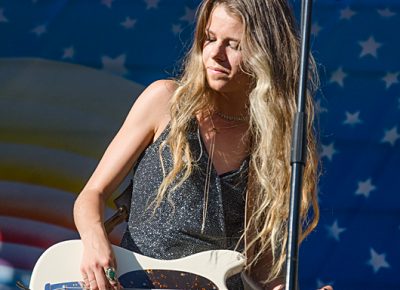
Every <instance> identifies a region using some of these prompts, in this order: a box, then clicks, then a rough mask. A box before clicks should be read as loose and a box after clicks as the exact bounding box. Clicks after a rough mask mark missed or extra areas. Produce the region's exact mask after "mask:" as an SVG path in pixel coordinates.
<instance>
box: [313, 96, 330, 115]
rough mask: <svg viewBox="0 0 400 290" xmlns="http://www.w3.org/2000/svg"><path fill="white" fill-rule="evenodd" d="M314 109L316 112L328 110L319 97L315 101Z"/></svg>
mask: <svg viewBox="0 0 400 290" xmlns="http://www.w3.org/2000/svg"><path fill="white" fill-rule="evenodd" d="M315 110H316V112H318V113H326V112H328V109H327V108H325V107H323V106H322V104H321V99H318V100H317V101H316V102H315Z"/></svg>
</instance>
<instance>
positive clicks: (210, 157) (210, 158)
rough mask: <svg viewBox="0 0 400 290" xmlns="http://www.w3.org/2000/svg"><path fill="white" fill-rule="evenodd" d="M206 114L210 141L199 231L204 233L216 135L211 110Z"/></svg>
mask: <svg viewBox="0 0 400 290" xmlns="http://www.w3.org/2000/svg"><path fill="white" fill-rule="evenodd" d="M208 116H209V118H210V121H211V126H212V128H211V131H212V136H211V142H210V153H209V154H208V160H207V168H206V180H205V182H204V197H203V220H202V223H201V233H204V229H205V226H206V217H207V208H208V194H209V192H210V179H211V169H212V161H213V159H214V149H215V135H217V128H215V125H214V121H213V119H212V115H211V112H210V111H208Z"/></svg>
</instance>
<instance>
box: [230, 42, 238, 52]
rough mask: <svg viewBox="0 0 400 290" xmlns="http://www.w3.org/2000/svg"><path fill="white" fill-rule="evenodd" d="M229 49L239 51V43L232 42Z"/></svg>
mask: <svg viewBox="0 0 400 290" xmlns="http://www.w3.org/2000/svg"><path fill="white" fill-rule="evenodd" d="M229 47H230V48H232V49H234V50H239V43H237V42H230V43H229Z"/></svg>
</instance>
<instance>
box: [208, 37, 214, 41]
mask: <svg viewBox="0 0 400 290" xmlns="http://www.w3.org/2000/svg"><path fill="white" fill-rule="evenodd" d="M214 40H215V39H214V38H213V37H210V36H206V41H214Z"/></svg>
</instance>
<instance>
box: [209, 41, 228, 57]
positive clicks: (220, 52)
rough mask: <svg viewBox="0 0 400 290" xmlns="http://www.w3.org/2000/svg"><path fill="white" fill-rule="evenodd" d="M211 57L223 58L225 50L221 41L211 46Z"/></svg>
mask: <svg viewBox="0 0 400 290" xmlns="http://www.w3.org/2000/svg"><path fill="white" fill-rule="evenodd" d="M211 57H212V58H213V59H216V60H225V59H226V51H225V47H224V45H223V43H218V42H216V43H215V44H214V46H213V49H212V52H211Z"/></svg>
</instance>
